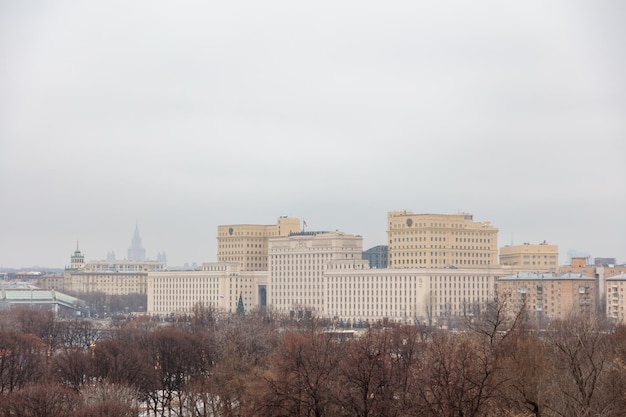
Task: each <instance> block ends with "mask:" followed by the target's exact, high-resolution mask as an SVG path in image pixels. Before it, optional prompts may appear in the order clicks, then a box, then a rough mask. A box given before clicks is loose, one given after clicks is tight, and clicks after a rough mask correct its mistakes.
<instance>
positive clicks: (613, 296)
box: [606, 273, 626, 324]
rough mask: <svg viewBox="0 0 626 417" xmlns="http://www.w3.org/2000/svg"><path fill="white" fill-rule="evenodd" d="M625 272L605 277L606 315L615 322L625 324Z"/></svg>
mask: <svg viewBox="0 0 626 417" xmlns="http://www.w3.org/2000/svg"><path fill="white" fill-rule="evenodd" d="M625 288H626V273H621V274H619V275H616V276H613V277H609V278H607V279H606V315H607V317H608V318H609V320H612V321H613V322H614V323H616V324H626V311H625V310H624V307H626V295H625V293H624V289H625Z"/></svg>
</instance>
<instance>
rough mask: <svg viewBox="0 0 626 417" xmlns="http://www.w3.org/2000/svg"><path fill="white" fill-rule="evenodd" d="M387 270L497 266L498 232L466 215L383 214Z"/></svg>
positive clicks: (486, 223)
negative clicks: (385, 231) (387, 255)
mask: <svg viewBox="0 0 626 417" xmlns="http://www.w3.org/2000/svg"><path fill="white" fill-rule="evenodd" d="M387 244H388V247H389V268H444V267H447V266H456V267H459V268H479V269H484V268H487V267H488V266H496V265H498V229H497V228H495V227H494V226H492V225H491V223H489V222H475V221H474V216H473V215H472V214H470V213H460V214H414V213H412V212H410V211H391V212H389V213H388V214H387Z"/></svg>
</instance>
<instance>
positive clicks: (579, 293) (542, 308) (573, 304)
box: [497, 272, 597, 321]
mask: <svg viewBox="0 0 626 417" xmlns="http://www.w3.org/2000/svg"><path fill="white" fill-rule="evenodd" d="M497 295H498V299H499V300H502V301H505V300H507V302H508V303H509V314H516V313H517V312H518V311H519V310H520V309H521V308H525V311H526V313H527V314H529V316H530V317H532V318H534V319H537V320H539V321H541V320H542V319H563V318H565V317H567V316H568V315H571V314H583V315H589V314H592V313H594V312H595V311H596V300H597V281H596V279H595V278H594V277H590V276H587V275H583V274H575V273H564V274H553V273H530V272H520V273H517V274H514V275H508V276H505V277H502V278H499V279H498V281H497Z"/></svg>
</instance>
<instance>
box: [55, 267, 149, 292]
mask: <svg viewBox="0 0 626 417" xmlns="http://www.w3.org/2000/svg"><path fill="white" fill-rule="evenodd" d="M147 278H148V272H147V271H90V270H85V269H83V270H65V275H64V285H63V289H64V290H65V291H72V292H77V293H81V292H103V293H105V294H107V295H122V294H135V293H139V294H145V293H146V282H147V281H146V280H147Z"/></svg>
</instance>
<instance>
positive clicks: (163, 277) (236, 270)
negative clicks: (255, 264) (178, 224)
mask: <svg viewBox="0 0 626 417" xmlns="http://www.w3.org/2000/svg"><path fill="white" fill-rule="evenodd" d="M267 278H268V276H267V271H244V270H242V269H241V266H240V265H239V264H238V263H236V262H211V263H204V264H202V265H201V266H200V267H199V268H198V269H197V270H196V271H158V272H156V271H155V272H150V273H149V274H148V285H147V288H148V289H147V294H148V309H147V310H148V314H152V315H157V314H158V315H163V316H165V315H169V314H190V313H191V312H192V311H193V308H194V306H196V305H197V304H198V303H202V304H203V305H204V306H206V307H212V308H215V309H217V310H220V311H224V312H230V313H234V312H235V311H236V309H237V302H238V300H239V297H241V299H242V301H243V304H244V308H245V309H246V310H248V311H249V310H252V309H257V308H260V307H264V304H265V303H266V299H265V297H266V290H267Z"/></svg>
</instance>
